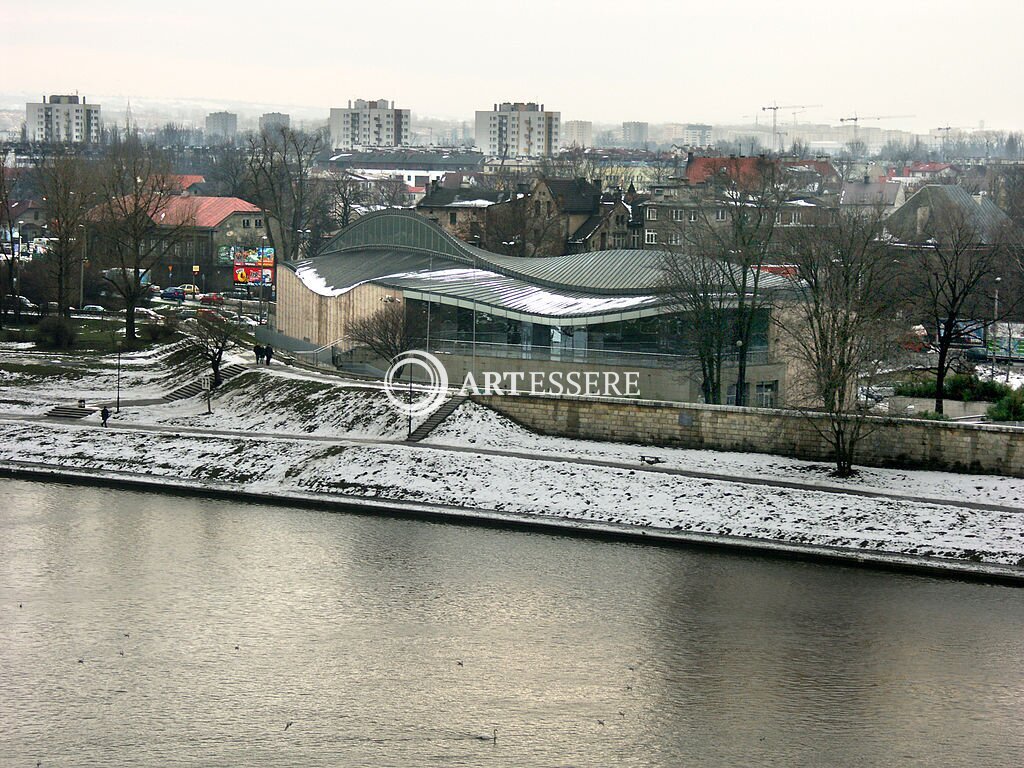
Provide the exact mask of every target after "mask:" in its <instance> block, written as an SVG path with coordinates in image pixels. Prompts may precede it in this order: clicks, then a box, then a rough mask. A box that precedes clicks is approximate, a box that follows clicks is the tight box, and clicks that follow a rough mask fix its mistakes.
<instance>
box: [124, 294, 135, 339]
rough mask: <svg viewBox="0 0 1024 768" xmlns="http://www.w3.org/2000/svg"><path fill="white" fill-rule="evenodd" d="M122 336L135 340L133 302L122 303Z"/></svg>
mask: <svg viewBox="0 0 1024 768" xmlns="http://www.w3.org/2000/svg"><path fill="white" fill-rule="evenodd" d="M124 338H125V341H135V338H136V336H135V302H134V301H126V302H125V305H124Z"/></svg>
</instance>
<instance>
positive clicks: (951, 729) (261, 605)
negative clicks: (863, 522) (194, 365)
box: [0, 480, 1024, 768]
mask: <svg viewBox="0 0 1024 768" xmlns="http://www.w3.org/2000/svg"><path fill="white" fill-rule="evenodd" d="M460 662H461V663H460ZM1022 712H1024V593H1022V592H1021V591H1019V590H1015V589H1012V588H1008V587H999V586H984V585H976V584H966V583H958V582H954V581H941V580H935V579H930V578H922V577H912V576H902V575H893V574H889V573H873V572H869V571H858V570H853V569H844V568H838V567H830V566H824V565H816V564H807V563H790V562H785V561H779V560H769V559H760V558H755V557H746V556H737V555H726V554H715V553H707V552H697V551H688V550H674V549H662V548H653V547H650V548H648V547H643V546H638V545H632V544H623V543H609V542H600V541H588V540H582V539H575V538H569V537H558V536H546V535H541V534H530V533H523V532H512V531H501V530H494V529H486V528H473V527H465V526H455V525H442V524H436V523H425V522H417V521H408V520H389V519H376V518H373V517H362V516H348V515H340V514H332V513H327V512H319V511H310V510H304V509H289V508H283V507H271V506H261V505H255V504H234V503H229V502H225V501H220V500H204V499H192V498H178V497H173V496H162V495H157V494H145V493H136V492H128V491H119V490H118V491H114V490H106V489H97V488H81V487H75V486H70V485H68V486H64V485H52V484H41V483H33V482H23V481H14V480H0V765H2V766H5V767H6V766H35V765H36V763H37V762H41V763H42V765H43V766H46V767H49V766H58V765H65V766H104V767H105V768H108V767H110V766H177V765H181V766H186V765H187V766H196V765H210V766H249V765H255V766H481V765H488V766H570V765H571V766H615V765H621V766H665V767H666V768H667V767H668V766H672V767H675V766H690V765H692V766H702V768H704V767H707V766H858V767H860V766H891V765H901V766H911V765H912V766H918V765H920V766H966V765H987V766H1018V765H1022V764H1024V719H1022ZM288 723H291V725H290V726H288V727H287V728H286V726H287V724H288ZM494 728H497V740H496V741H495V740H493V739H490V740H484V739H481V738H479V737H481V736H487V737H491V736H492V735H493V729H494Z"/></svg>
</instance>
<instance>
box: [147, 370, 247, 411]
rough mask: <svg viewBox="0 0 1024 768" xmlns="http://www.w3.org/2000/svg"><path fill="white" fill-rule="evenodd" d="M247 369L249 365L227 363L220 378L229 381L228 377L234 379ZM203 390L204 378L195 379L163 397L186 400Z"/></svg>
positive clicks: (165, 398)
mask: <svg viewBox="0 0 1024 768" xmlns="http://www.w3.org/2000/svg"><path fill="white" fill-rule="evenodd" d="M247 370H249V368H248V366H245V365H239V364H238V363H232V364H231V365H226V366H224V367H223V368H221V369H220V378H221V380H222V381H227V380H228V379H233V378H234V377H235V376H238V375H239V374H242V373H245V372H246V371H247ZM202 391H203V382H202V380H199V381H193V382H191V383H189V384H186V385H184V386H183V387H178V388H177V389H175V390H173V391H171V392H168V393H167V394H166V395H164V396H163V399H164V400H166V401H168V402H171V401H173V400H184V399H185V398H187V397H195V396H196V395H198V394H199V393H201V392H202Z"/></svg>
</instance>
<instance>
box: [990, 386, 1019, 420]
mask: <svg viewBox="0 0 1024 768" xmlns="http://www.w3.org/2000/svg"><path fill="white" fill-rule="evenodd" d="M988 417H989V418H990V419H992V421H1024V387H1022V388H1021V389H1018V390H1016V391H1014V392H1010V393H1009V394H1008V395H1006V396H1004V397H1003V398H1002V399H1001V400H1000V401H999V402H998V403H996V404H995V405H993V406H992V407H991V408H989V409H988Z"/></svg>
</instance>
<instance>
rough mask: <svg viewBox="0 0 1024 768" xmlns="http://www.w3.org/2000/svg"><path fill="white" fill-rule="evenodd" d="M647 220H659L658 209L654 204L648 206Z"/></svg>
mask: <svg viewBox="0 0 1024 768" xmlns="http://www.w3.org/2000/svg"><path fill="white" fill-rule="evenodd" d="M647 220H648V221H657V220H658V209H657V208H655V207H654V206H653V205H652V206H649V207H648V208H647Z"/></svg>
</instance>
